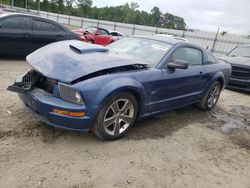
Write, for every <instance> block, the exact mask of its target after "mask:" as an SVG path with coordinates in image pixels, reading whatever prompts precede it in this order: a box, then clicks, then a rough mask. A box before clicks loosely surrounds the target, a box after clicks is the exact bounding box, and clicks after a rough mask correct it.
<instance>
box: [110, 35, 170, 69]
mask: <svg viewBox="0 0 250 188" xmlns="http://www.w3.org/2000/svg"><path fill="white" fill-rule="evenodd" d="M172 46H173V45H172V44H169V43H166V42H160V41H156V40H152V39H144V38H125V39H121V40H119V41H117V42H114V43H112V44H110V45H109V46H108V48H109V52H110V53H115V54H121V55H125V56H131V57H132V58H136V59H138V60H140V61H143V62H144V63H148V64H150V66H152V67H155V66H156V65H158V64H159V63H160V61H161V60H162V58H163V57H164V55H165V54H166V53H167V52H168V50H169V49H170V48H171V47H172Z"/></svg>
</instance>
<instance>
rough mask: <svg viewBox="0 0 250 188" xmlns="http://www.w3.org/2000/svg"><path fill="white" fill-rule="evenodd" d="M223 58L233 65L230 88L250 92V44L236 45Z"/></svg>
mask: <svg viewBox="0 0 250 188" xmlns="http://www.w3.org/2000/svg"><path fill="white" fill-rule="evenodd" d="M221 59H223V60H225V61H227V62H228V63H230V64H231V66H232V76H231V78H230V81H229V85H228V86H227V87H228V88H232V89H238V90H243V91H247V92H250V44H248V45H241V46H237V47H235V48H234V49H233V50H232V51H231V52H229V53H228V54H227V56H225V57H221Z"/></svg>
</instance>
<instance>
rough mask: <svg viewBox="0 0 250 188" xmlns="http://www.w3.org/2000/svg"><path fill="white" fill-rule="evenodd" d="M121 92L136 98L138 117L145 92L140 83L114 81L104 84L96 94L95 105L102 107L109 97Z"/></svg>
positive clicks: (124, 80)
mask: <svg viewBox="0 0 250 188" xmlns="http://www.w3.org/2000/svg"><path fill="white" fill-rule="evenodd" d="M121 92H129V93H131V94H132V95H133V96H134V97H135V98H136V101H137V104H138V115H139V114H140V112H141V111H142V110H143V104H144V101H145V98H146V90H145V88H144V87H143V85H142V84H141V83H139V82H138V81H136V80H133V79H127V78H126V79H116V80H113V81H111V82H110V83H107V84H105V85H104V86H103V87H102V89H100V91H99V92H98V94H97V97H96V98H97V100H98V101H97V103H99V105H101V106H103V105H104V104H105V102H106V101H107V100H108V99H109V98H110V97H112V96H114V95H116V94H118V93H121Z"/></svg>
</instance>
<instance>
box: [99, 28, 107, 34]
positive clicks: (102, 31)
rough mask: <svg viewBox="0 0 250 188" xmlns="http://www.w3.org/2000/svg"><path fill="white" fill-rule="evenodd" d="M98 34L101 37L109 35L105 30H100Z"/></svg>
mask: <svg viewBox="0 0 250 188" xmlns="http://www.w3.org/2000/svg"><path fill="white" fill-rule="evenodd" d="M98 33H100V34H101V35H108V32H107V31H106V30H104V29H99V30H98Z"/></svg>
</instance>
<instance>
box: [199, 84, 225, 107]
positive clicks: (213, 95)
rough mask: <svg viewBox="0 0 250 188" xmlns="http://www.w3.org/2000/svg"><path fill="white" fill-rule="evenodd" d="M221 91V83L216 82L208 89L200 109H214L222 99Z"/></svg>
mask: <svg viewBox="0 0 250 188" xmlns="http://www.w3.org/2000/svg"><path fill="white" fill-rule="evenodd" d="M221 89H222V86H221V84H220V82H218V81H215V82H214V83H213V84H212V85H211V86H210V88H209V89H208V91H207V93H206V94H205V96H204V97H203V99H202V101H201V102H200V103H199V104H198V107H200V108H201V109H203V110H211V109H213V108H214V106H215V105H216V103H217V101H218V99H219V97H220V92H221Z"/></svg>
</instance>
